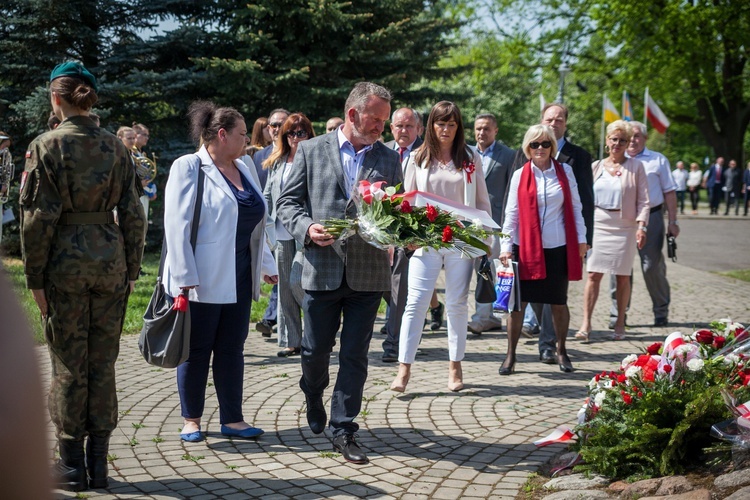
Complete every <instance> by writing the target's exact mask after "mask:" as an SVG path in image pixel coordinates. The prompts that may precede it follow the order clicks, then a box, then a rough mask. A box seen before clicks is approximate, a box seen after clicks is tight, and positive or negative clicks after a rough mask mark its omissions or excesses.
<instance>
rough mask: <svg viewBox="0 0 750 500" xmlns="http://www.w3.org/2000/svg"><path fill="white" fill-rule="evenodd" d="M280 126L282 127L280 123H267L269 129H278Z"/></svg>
mask: <svg viewBox="0 0 750 500" xmlns="http://www.w3.org/2000/svg"><path fill="white" fill-rule="evenodd" d="M282 125H283V123H281V122H273V123H269V124H268V126H269V127H271V128H279V127H281V126H282Z"/></svg>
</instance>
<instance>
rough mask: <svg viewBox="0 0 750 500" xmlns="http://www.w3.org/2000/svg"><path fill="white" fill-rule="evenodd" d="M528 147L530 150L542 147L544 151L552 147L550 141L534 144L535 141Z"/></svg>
mask: <svg viewBox="0 0 750 500" xmlns="http://www.w3.org/2000/svg"><path fill="white" fill-rule="evenodd" d="M529 147H530V148H531V149H539V148H540V147H542V148H544V149H549V148H551V147H552V143H551V142H550V141H542V142H536V141H535V142H532V143H531V144H529Z"/></svg>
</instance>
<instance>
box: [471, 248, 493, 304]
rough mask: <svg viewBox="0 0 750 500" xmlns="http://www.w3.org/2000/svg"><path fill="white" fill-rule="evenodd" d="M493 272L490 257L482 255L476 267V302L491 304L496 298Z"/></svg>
mask: <svg viewBox="0 0 750 500" xmlns="http://www.w3.org/2000/svg"><path fill="white" fill-rule="evenodd" d="M494 274H495V273H493V272H492V264H491V263H490V259H488V258H487V256H486V255H482V258H481V259H480V260H479V266H478V267H477V288H476V289H475V290H474V298H475V299H476V301H477V302H478V303H480V304H492V303H494V302H495V301H496V300H497V292H496V291H495V276H494Z"/></svg>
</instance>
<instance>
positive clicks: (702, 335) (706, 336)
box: [695, 330, 714, 344]
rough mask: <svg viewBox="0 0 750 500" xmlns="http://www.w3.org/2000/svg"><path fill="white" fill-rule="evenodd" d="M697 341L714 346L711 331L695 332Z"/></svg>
mask: <svg viewBox="0 0 750 500" xmlns="http://www.w3.org/2000/svg"><path fill="white" fill-rule="evenodd" d="M695 340H697V341H698V342H699V343H701V344H713V342H714V334H713V332H711V330H698V331H697V332H695Z"/></svg>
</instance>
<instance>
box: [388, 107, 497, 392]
mask: <svg viewBox="0 0 750 500" xmlns="http://www.w3.org/2000/svg"><path fill="white" fill-rule="evenodd" d="M404 178H405V179H404V189H405V190H406V191H411V190H414V189H418V190H420V191H425V192H429V193H433V194H436V195H439V196H442V197H444V198H448V199H451V200H454V201H459V202H461V203H463V204H464V205H468V206H470V207H475V208H478V209H480V210H484V211H486V212H487V213H490V212H491V208H490V199H489V195H488V194H487V185H486V184H485V182H484V174H483V173H482V161H481V159H480V158H479V155H478V154H476V153H475V152H473V151H472V150H471V149H469V148H468V147H467V146H466V143H465V142H464V129H463V120H462V119H461V111H460V110H459V109H458V106H456V105H455V104H453V103H452V102H448V101H441V102H439V103H437V104H436V105H435V106H434V107H433V108H432V111H431V112H430V116H429V118H428V119H427V127H426V129H425V141H424V143H423V144H422V145H421V146H420V147H419V148H418V149H417V150H416V151H415V152H412V154H411V155H410V158H409V162H408V164H407V166H406V172H405V175H404ZM443 266H445V282H446V287H445V289H446V290H445V309H446V313H447V318H448V355H449V359H450V364H449V369H448V389H450V390H451V391H460V390H461V389H463V387H464V384H463V373H462V371H461V360H463V358H464V352H465V351H466V329H467V324H468V319H469V305H468V304H469V284H470V282H471V275H472V271H473V269H474V260H473V259H469V258H466V257H463V256H462V254H461V252H460V251H459V250H456V249H442V250H435V249H431V248H420V249H418V250H417V251H415V252H414V255H412V257H411V258H410V259H409V294H408V298H407V302H406V310H405V311H404V317H403V321H402V323H401V331H400V335H399V358H398V360H399V363H400V364H399V370H398V375H397V376H396V378H395V380H394V381H393V383H392V384H391V390H393V391H396V392H404V391H405V390H406V385H407V384H408V382H409V376H410V374H411V365H412V363H414V357H415V355H416V352H417V346H418V345H419V341H420V339H421V337H422V328H423V325H424V318H425V315H426V314H427V309H428V308H429V305H430V298H431V297H432V291H433V290H434V289H435V282H436V281H437V278H438V276H439V274H440V269H441V268H442V267H443Z"/></svg>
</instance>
